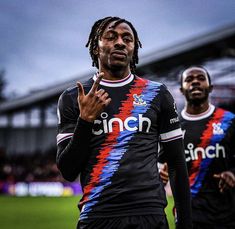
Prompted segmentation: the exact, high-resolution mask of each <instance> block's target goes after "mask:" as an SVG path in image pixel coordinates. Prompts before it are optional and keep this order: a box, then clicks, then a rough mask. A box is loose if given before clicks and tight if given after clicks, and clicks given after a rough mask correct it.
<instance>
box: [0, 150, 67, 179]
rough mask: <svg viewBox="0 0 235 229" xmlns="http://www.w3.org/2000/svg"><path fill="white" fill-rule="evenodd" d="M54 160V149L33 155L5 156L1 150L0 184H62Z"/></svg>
mask: <svg viewBox="0 0 235 229" xmlns="http://www.w3.org/2000/svg"><path fill="white" fill-rule="evenodd" d="M55 158H56V149H51V150H49V151H48V152H44V153H40V152H38V153H34V154H33V155H31V154H20V155H6V154H5V152H4V151H3V150H0V182H1V183H3V182H8V183H16V182H34V181H60V182H64V179H63V178H62V176H61V175H60V172H59V170H58V169H57V166H56V161H55Z"/></svg>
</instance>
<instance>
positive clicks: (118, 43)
mask: <svg viewBox="0 0 235 229" xmlns="http://www.w3.org/2000/svg"><path fill="white" fill-rule="evenodd" d="M114 46H115V47H116V48H125V47H126V45H125V43H124V41H123V39H122V37H118V38H117V39H116V41H115V44H114Z"/></svg>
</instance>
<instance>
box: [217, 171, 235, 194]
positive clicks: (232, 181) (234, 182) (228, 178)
mask: <svg viewBox="0 0 235 229" xmlns="http://www.w3.org/2000/svg"><path fill="white" fill-rule="evenodd" d="M214 178H217V179H219V190H220V192H224V190H226V189H229V188H233V187H235V175H234V174H233V173H232V172H230V171H225V172H222V173H220V174H214Z"/></svg>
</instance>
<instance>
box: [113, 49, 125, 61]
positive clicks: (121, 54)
mask: <svg viewBox="0 0 235 229" xmlns="http://www.w3.org/2000/svg"><path fill="white" fill-rule="evenodd" d="M111 55H112V56H113V57H115V58H117V59H124V58H126V56H127V55H126V53H125V52H123V51H118V50H117V51H113V52H112V53H111Z"/></svg>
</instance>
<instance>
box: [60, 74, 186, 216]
mask: <svg viewBox="0 0 235 229" xmlns="http://www.w3.org/2000/svg"><path fill="white" fill-rule="evenodd" d="M94 80H96V75H95V76H94V77H93V78H92V79H90V80H88V81H87V82H86V83H84V84H83V86H84V90H85V93H88V92H89V90H90V89H91V86H92V85H93V83H94ZM99 88H103V89H104V90H105V91H106V92H108V94H109V97H110V98H111V99H112V101H111V103H110V104H109V106H108V107H106V108H105V109H104V111H103V112H102V113H101V114H100V116H99V117H98V118H97V119H96V120H95V121H94V123H93V130H92V131H93V134H92V139H91V141H90V142H89V146H90V152H89V153H90V156H89V162H88V164H87V166H84V168H85V169H84V171H82V173H81V174H80V181H81V185H82V188H83V197H82V199H81V201H80V204H79V208H80V210H81V214H80V219H81V220H83V219H86V218H97V217H114V216H126V215H143V214H146V215H147V214H160V215H164V214H165V213H164V210H163V209H164V207H165V206H166V198H165V191H164V187H163V184H162V182H161V181H160V180H159V173H158V169H157V152H158V142H159V141H162V142H168V141H172V140H175V139H178V138H182V131H181V128H180V125H179V119H178V114H177V111H176V108H175V103H174V100H173V98H172V96H171V94H170V93H169V92H168V90H167V89H166V87H165V86H164V85H162V84H160V83H157V82H153V81H149V80H145V79H142V78H139V77H136V76H134V75H132V74H130V75H129V76H127V77H126V78H125V79H123V80H118V81H108V80H102V81H101V82H100V86H99ZM77 90H78V89H77V87H75V88H71V89H68V90H66V91H65V92H64V93H63V94H62V96H61V97H60V99H59V105H58V107H59V110H58V117H59V133H58V136H57V144H63V143H64V142H66V141H67V142H68V141H69V139H70V138H71V137H72V136H73V131H74V127H75V125H76V123H77V119H78V117H79V108H78V105H77V94H78V93H77ZM159 136H160V139H159ZM77 153H78V154H79V153H82V152H79V149H78V152H77ZM104 206H105V207H104Z"/></svg>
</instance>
